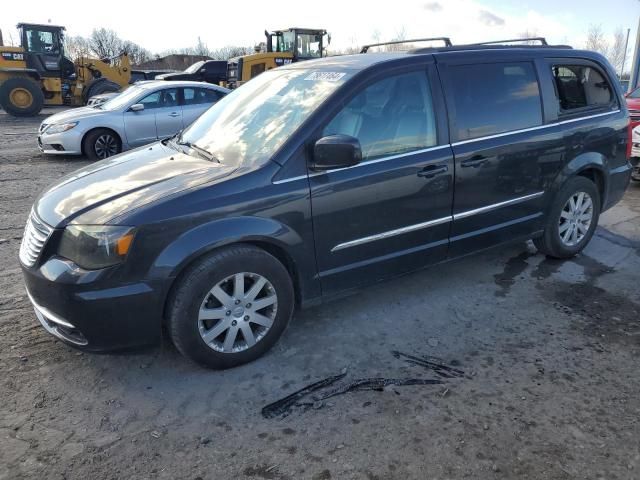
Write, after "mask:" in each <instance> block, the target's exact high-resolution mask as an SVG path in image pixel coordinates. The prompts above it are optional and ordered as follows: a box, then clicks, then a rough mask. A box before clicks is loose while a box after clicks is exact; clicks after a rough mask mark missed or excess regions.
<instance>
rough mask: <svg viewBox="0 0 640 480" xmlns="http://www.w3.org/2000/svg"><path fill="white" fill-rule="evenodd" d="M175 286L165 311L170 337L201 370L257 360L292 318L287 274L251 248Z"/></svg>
mask: <svg viewBox="0 0 640 480" xmlns="http://www.w3.org/2000/svg"><path fill="white" fill-rule="evenodd" d="M179 282H180V283H179V284H178V285H177V287H176V288H175V290H174V291H173V294H172V295H171V297H170V300H169V304H168V308H167V317H168V318H167V320H168V330H169V335H170V336H171V339H172V340H173V343H174V345H175V346H176V348H177V349H178V350H179V351H180V353H182V355H184V356H185V357H187V358H189V359H191V360H192V361H194V362H196V363H199V364H200V365H203V366H205V367H209V368H214V369H224V368H231V367H235V366H238V365H242V364H244V363H247V362H250V361H252V360H255V359H256V358H258V357H260V356H261V355H263V354H264V353H265V352H267V351H268V350H269V349H270V348H271V347H272V346H273V345H274V344H275V343H276V341H277V340H278V338H280V336H281V335H282V332H283V331H284V329H285V328H286V326H287V324H288V323H289V320H290V319H291V316H292V315H293V307H294V293H293V284H292V281H291V277H290V275H289V272H288V271H287V269H286V268H285V267H284V265H282V263H280V261H279V260H277V259H276V258H275V257H273V256H272V255H270V254H269V253H267V252H265V251H264V250H261V249H259V248H256V247H253V246H251V245H243V244H239V245H234V246H230V247H226V248H223V249H221V250H218V251H216V252H214V253H212V254H211V255H208V256H207V257H205V258H203V259H202V260H200V261H198V262H197V263H195V264H194V265H192V266H191V267H189V268H188V270H187V271H186V272H185V273H184V274H183V275H182V276H181V279H180V281H179Z"/></svg>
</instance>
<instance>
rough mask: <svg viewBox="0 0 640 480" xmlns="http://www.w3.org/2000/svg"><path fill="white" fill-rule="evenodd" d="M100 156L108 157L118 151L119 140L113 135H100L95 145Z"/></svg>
mask: <svg viewBox="0 0 640 480" xmlns="http://www.w3.org/2000/svg"><path fill="white" fill-rule="evenodd" d="M93 149H94V151H95V152H96V155H97V156H98V158H107V157H110V156H112V155H115V154H116V153H118V141H117V140H116V139H115V137H114V136H113V135H109V134H108V133H105V134H103V135H100V136H99V137H98V138H97V140H96V143H95V144H94V146H93Z"/></svg>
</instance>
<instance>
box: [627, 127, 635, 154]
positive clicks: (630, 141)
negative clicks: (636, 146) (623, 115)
mask: <svg viewBox="0 0 640 480" xmlns="http://www.w3.org/2000/svg"><path fill="white" fill-rule="evenodd" d="M633 126H634V124H633V123H632V122H631V118H629V122H628V123H627V160H629V159H630V158H631V147H632V146H633Z"/></svg>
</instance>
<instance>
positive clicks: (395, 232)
mask: <svg viewBox="0 0 640 480" xmlns="http://www.w3.org/2000/svg"><path fill="white" fill-rule="evenodd" d="M542 195H544V191H542V192H536V193H531V194H529V195H525V196H523V197H517V198H512V199H511V200H505V201H504V202H499V203H493V204H491V205H486V206H484V207H480V208H475V209H473V210H467V211H465V212H460V213H456V214H454V215H450V216H448V217H442V218H436V219H435V220H429V221H428V222H422V223H416V224H414V225H408V226H406V227H402V228H396V229H395V230H388V231H386V232H382V233H377V234H375V235H369V236H367V237H362V238H357V239H355V240H350V241H348V242H344V243H339V244H338V245H336V246H335V247H333V248H332V249H331V252H337V251H339V250H344V249H345V248H350V247H355V246H357V245H363V244H365V243H370V242H375V241H377V240H383V239H385V238H390V237H395V236H396V235H402V234H405V233H409V232H415V231H416V230H421V229H423V228H429V227H435V226H436V225H442V224H443V223H449V222H451V221H456V220H462V219H464V218H468V217H471V216H473V215H478V214H481V213H486V212H490V211H492V210H496V209H498V208H502V207H507V206H510V205H516V204H518V203H522V202H527V201H529V200H533V199H534V198H538V197H541V196H542Z"/></svg>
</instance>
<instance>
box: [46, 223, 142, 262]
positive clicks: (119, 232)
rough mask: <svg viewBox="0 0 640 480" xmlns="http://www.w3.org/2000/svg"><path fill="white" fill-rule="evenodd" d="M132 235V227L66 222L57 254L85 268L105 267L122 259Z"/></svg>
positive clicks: (129, 245)
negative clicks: (69, 223) (67, 224)
mask: <svg viewBox="0 0 640 480" xmlns="http://www.w3.org/2000/svg"><path fill="white" fill-rule="evenodd" d="M133 234H134V229H133V228H132V227H123V226H110V225H70V226H68V227H67V228H65V229H64V232H63V234H62V240H61V241H60V246H59V247H58V254H59V255H60V256H62V257H65V258H68V259H69V260H71V261H72V262H74V263H76V264H77V265H79V266H80V267H82V268H85V269H87V270H97V269H99V268H104V267H109V266H111V265H116V264H118V263H120V262H122V261H123V260H124V259H125V258H126V256H127V253H129V249H130V248H131V243H132V241H133Z"/></svg>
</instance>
